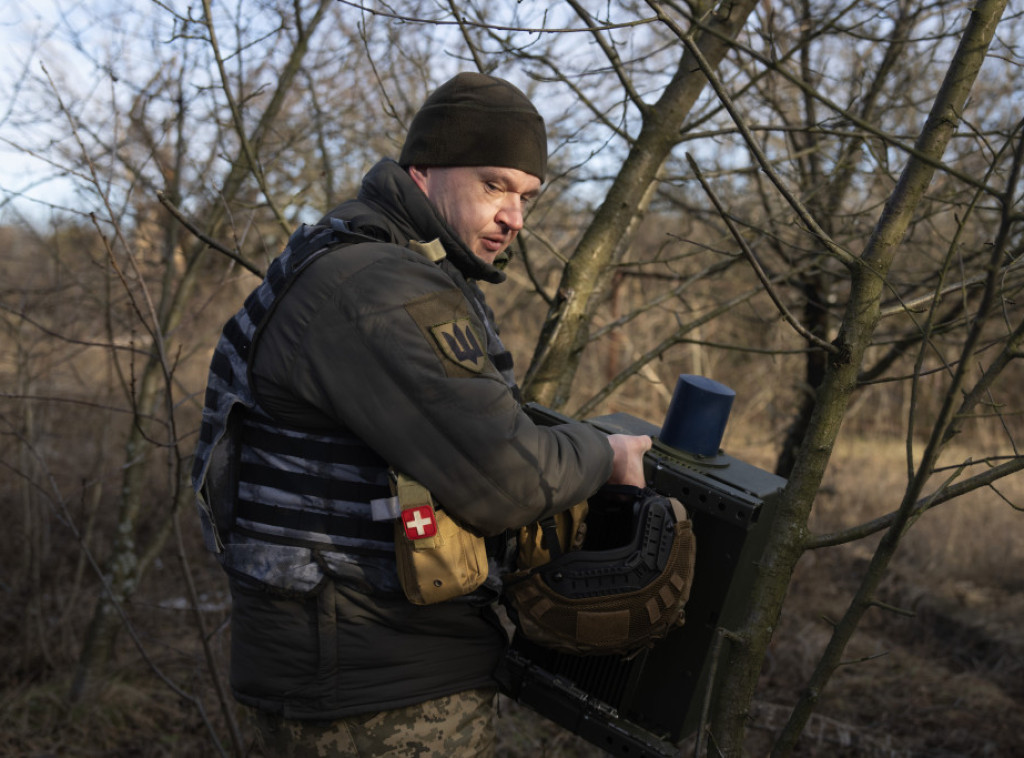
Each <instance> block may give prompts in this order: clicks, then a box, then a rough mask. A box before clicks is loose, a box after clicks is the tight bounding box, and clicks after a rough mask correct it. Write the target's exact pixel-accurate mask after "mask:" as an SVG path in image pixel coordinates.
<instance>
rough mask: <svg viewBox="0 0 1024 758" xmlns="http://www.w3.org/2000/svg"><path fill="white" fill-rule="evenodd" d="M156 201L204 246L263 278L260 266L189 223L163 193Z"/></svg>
mask: <svg viewBox="0 0 1024 758" xmlns="http://www.w3.org/2000/svg"><path fill="white" fill-rule="evenodd" d="M156 199H157V200H159V201H160V204H161V205H162V206H163V207H164V208H166V209H167V211H168V213H170V214H171V215H172V216H174V218H175V219H176V220H177V221H178V222H179V223H180V224H181V225H182V226H184V227H185V228H186V229H188V230H189V231H190V232H191V233H192V234H193V235H194V236H195V237H196V239H198V240H199V241H200V242H203V243H204V244H206V245H209V246H210V247H212V248H213V249H214V250H216V251H217V252H218V253H221V254H223V255H226V256H227V257H228V258H230V259H231V260H233V261H234V262H235V263H237V264H238V265H239V266H241V267H242V268H244V269H245V270H246V271H248V272H250V273H252V274H255V275H256V276H258V277H259V278H260V279H262V278H263V271H262V270H261V269H260V268H259V267H258V266H255V265H253V264H252V263H249V261H247V260H245V258H243V257H242V256H241V255H239V254H238V252H236V251H234V250H230V249H228V248H226V247H224V246H223V245H222V244H220V243H219V242H217V240H215V239H213V238H212V237H210V236H209V235H208V234H205V233H204V232H203V231H202V230H201V229H200V228H199V227H198V226H196V225H195V224H193V223H192V222H191V221H189V220H188V219H187V218H185V214H183V213H182V212H181V211H180V210H178V208H177V206H175V205H174V203H172V202H171V201H170V199H169V198H168V197H167V195H165V194H164V193H163V192H157V193H156Z"/></svg>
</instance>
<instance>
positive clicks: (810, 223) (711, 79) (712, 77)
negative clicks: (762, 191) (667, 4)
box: [647, 0, 858, 266]
mask: <svg viewBox="0 0 1024 758" xmlns="http://www.w3.org/2000/svg"><path fill="white" fill-rule="evenodd" d="M647 4H648V5H649V6H651V8H652V9H653V10H655V11H656V12H657V13H658V17H659V18H660V20H661V22H662V23H663V24H665V26H667V27H668V28H669V29H670V30H671V31H672V33H673V34H675V35H676V36H677V37H678V38H679V40H680V41H681V42H682V43H683V45H685V46H686V49H687V51H688V52H689V53H690V55H692V56H693V58H694V60H695V61H696V62H697V65H698V66H699V67H700V70H701V73H703V74H704V76H705V77H706V78H707V80H708V83H709V84H710V85H711V88H712V89H713V90H714V91H715V95H716V96H717V97H718V99H719V101H720V102H721V103H722V105H723V106H724V107H725V109H726V111H728V113H729V116H730V117H731V118H732V120H733V123H734V124H736V128H737V129H739V131H740V134H741V136H742V137H743V141H744V142H745V143H746V145H747V148H748V149H749V150H750V152H751V154H752V155H753V156H754V158H755V159H756V160H757V163H758V165H759V166H761V169H762V170H763V171H764V172H765V174H766V175H767V176H768V178H769V179H770V180H771V182H772V184H774V185H775V187H776V189H778V191H779V193H780V194H781V195H782V197H783V198H784V199H785V200H786V202H787V203H788V204H789V206H790V207H791V208H792V209H793V210H794V211H795V212H796V214H797V216H799V217H800V220H801V221H803V223H804V225H805V226H806V227H807V229H808V230H809V231H810V232H811V233H812V234H814V236H815V237H816V238H817V239H818V241H820V242H821V243H822V244H823V245H824V246H825V248H826V249H827V250H828V251H829V252H830V253H831V254H832V255H833V256H835V257H836V258H837V259H838V260H839V261H841V262H842V263H844V264H846V265H847V266H856V265H857V264H858V261H857V258H856V256H854V255H853V254H852V253H851V252H850V251H849V250H847V249H846V248H844V247H843V246H842V245H840V244H839V243H838V242H836V241H835V240H833V239H832V238H831V237H830V236H829V235H828V234H827V233H826V232H825V230H824V229H822V228H821V226H820V225H819V224H818V222H817V221H815V219H814V217H813V216H812V215H811V213H810V212H809V211H808V210H807V208H806V207H805V206H804V204H803V203H801V202H800V200H799V199H798V198H797V197H796V195H794V194H793V193H792V192H790V191H789V188H788V187H786V184H785V182H784V181H783V180H782V177H781V176H779V175H778V173H777V172H776V171H775V169H774V168H773V167H772V164H771V161H769V160H768V156H766V155H765V153H764V150H762V149H761V146H760V145H759V144H758V143H757V141H756V140H755V139H754V135H753V134H751V132H750V129H749V128H748V127H747V125H746V121H745V120H744V118H743V116H742V115H740V112H739V110H738V109H737V108H736V106H735V104H734V103H733V102H732V98H731V97H730V96H729V93H727V92H726V91H725V87H723V86H722V82H721V81H720V80H719V78H718V75H717V74H716V73H715V71H714V68H713V67H712V66H711V64H710V63H709V62H708V60H707V58H705V57H704V53H702V52H701V50H700V47H699V46H698V45H697V44H696V43H695V42H694V41H693V35H692V33H688V32H684V31H683V30H682V29H681V28H680V27H679V25H678V24H677V23H676V22H675V21H674V20H672V19H671V18H669V16H668V15H667V14H666V13H665V12H664V11H662V10H661V4H660V3H658V2H656V0H647Z"/></svg>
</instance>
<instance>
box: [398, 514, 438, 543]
mask: <svg viewBox="0 0 1024 758" xmlns="http://www.w3.org/2000/svg"><path fill="white" fill-rule="evenodd" d="M402 526H404V527H405V536H406V537H408V538H409V539H411V540H424V539H426V538H427V537H433V536H434V535H435V534H437V519H435V518H434V509H433V508H431V507H430V506H429V505H417V506H415V507H414V508H408V509H406V510H404V511H402Z"/></svg>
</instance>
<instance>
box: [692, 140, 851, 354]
mask: <svg viewBox="0 0 1024 758" xmlns="http://www.w3.org/2000/svg"><path fill="white" fill-rule="evenodd" d="M686 160H687V162H689V164H690V168H691V169H693V173H694V176H696V177H697V181H699V182H700V186H701V187H703V188H704V192H705V193H706V194H707V196H708V199H709V200H711V203H712V204H713V205H714V206H715V210H716V211H718V215H719V217H720V218H721V219H722V221H724V222H725V225H726V226H727V227H728V228H729V233H730V234H732V237H733V239H734V240H736V244H738V245H739V246H740V249H741V250H742V251H743V254H744V255H745V256H746V258H747V260H748V261H749V262H750V266H751V268H753V269H754V273H755V274H757V278H758V279H760V280H761V284H762V285H763V286H764V289H765V292H767V293H768V297H770V298H771V299H772V302H773V303H775V307H776V308H778V309H779V313H781V314H782V318H783V319H785V321H786V322H787V323H788V324H789V325H790V326H792V327H793V328H794V329H795V330H796V331H797V333H798V334H800V336H801V337H803V338H804V339H805V340H807V341H808V342H810V343H811V344H812V345H817V346H818V347H820V348H821V349H822V350H824V351H826V352H829V353H833V354H835V353H838V352H839V349H838V348H837V347H836V346H835V345H833V344H832V343H830V342H826V341H825V340H823V339H821V337H818V336H817V335H816V334H813V333H812V332H811V331H809V330H808V329H807V328H806V327H804V325H803V324H801V323H800V321H799V320H798V319H797V317H796V316H794V315H793V314H792V313H790V312H789V308H787V307H786V304H785V303H783V302H782V300H781V299H780V298H779V296H778V294H776V292H775V288H774V287H773V286H772V283H771V280H770V279H769V278H768V275H767V274H766V273H765V270H764V268H763V267H762V266H761V262H760V261H759V260H758V259H757V255H756V254H755V253H754V251H753V249H751V247H750V245H748V244H747V241H746V240H745V239H743V235H742V234H740V231H739V229H737V228H736V225H735V224H734V223H733V220H732V218H731V217H730V216H729V214H728V213H727V212H726V210H725V208H724V207H723V206H722V203H721V202H720V201H719V199H718V196H717V195H716V194H715V191H714V190H713V189H711V185H709V184H708V183H707V181H705V179H704V174H703V173H701V170H700V167H699V166H698V165H697V162H696V161H695V160H694V159H693V156H692V155H690V154H689V153H687V154H686Z"/></svg>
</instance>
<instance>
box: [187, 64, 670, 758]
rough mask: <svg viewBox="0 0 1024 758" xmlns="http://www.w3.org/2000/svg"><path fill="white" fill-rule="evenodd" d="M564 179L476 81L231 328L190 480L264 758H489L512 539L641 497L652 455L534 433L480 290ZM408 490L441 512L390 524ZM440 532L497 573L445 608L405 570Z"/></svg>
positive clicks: (534, 127)
mask: <svg viewBox="0 0 1024 758" xmlns="http://www.w3.org/2000/svg"><path fill="white" fill-rule="evenodd" d="M546 165H547V140H546V134H545V129H544V121H543V119H542V118H541V116H540V115H539V113H538V112H537V110H536V109H535V108H534V106H533V104H532V103H531V102H530V101H529V99H528V98H527V97H526V96H525V95H524V94H523V93H522V92H521V91H520V90H518V89H517V88H515V87H514V86H513V85H511V84H510V83H508V82H507V81H504V80H502V79H498V78H495V77H491V76H485V75H483V74H476V73H464V74H459V75H458V76H456V77H454V78H453V79H451V80H450V81H448V82H446V83H445V84H443V85H442V86H441V87H439V88H438V89H437V90H435V91H434V92H433V93H432V94H431V95H430V97H429V98H428V99H427V100H426V102H425V103H424V104H423V106H422V108H421V109H420V111H419V112H418V113H417V115H416V116H415V118H414V119H413V122H412V124H411V126H410V129H409V132H408V135H407V137H406V141H405V144H404V147H403V149H402V152H401V155H400V157H399V160H398V161H397V162H395V161H393V160H389V159H385V160H382V161H380V162H379V163H378V164H377V165H375V166H374V167H373V168H372V169H371V170H370V172H369V173H368V174H367V175H366V177H365V178H364V180H363V183H362V186H361V189H360V192H359V194H358V196H357V197H356V198H355V199H353V200H350V201H348V202H345V203H342V204H341V205H339V206H338V207H337V208H335V209H334V210H332V211H331V212H330V213H329V214H327V215H326V216H325V217H324V218H323V219H321V221H320V222H319V223H318V224H316V225H313V226H304V227H302V228H300V229H299V230H298V231H297V232H296V233H295V234H294V235H293V237H292V239H291V241H290V242H289V244H288V247H287V248H286V249H285V251H284V252H283V253H282V255H281V256H280V257H279V258H277V259H276V260H275V261H274V263H273V264H272V265H271V267H270V269H269V271H268V274H267V277H266V279H265V280H264V282H263V283H262V284H261V285H260V286H259V287H258V288H257V289H256V290H254V292H253V293H252V294H251V295H250V296H249V297H248V299H247V300H246V303H245V306H244V307H243V308H242V310H241V311H239V313H238V314H237V315H236V316H235V317H234V318H233V319H231V321H229V322H228V324H227V325H226V326H225V328H224V332H223V335H222V337H221V340H220V342H219V343H218V346H217V350H216V352H215V354H214V358H213V361H212V363H211V371H210V379H209V385H208V388H207V396H206V408H205V411H204V416H203V426H202V431H201V439H200V443H199V445H198V447H197V450H196V462H195V469H194V472H193V479H194V484H195V487H196V490H197V493H198V496H199V511H200V515H201V517H202V521H203V525H204V534H205V535H206V537H207V544H208V546H209V547H210V548H211V549H212V550H213V551H215V552H216V554H217V556H218V559H219V560H220V562H221V563H222V565H223V566H224V568H225V570H226V571H227V572H228V575H229V578H230V586H231V593H232V602H233V606H232V633H231V686H232V690H233V692H234V694H235V697H236V698H237V699H238V700H239V701H240V702H242V703H245V704H247V705H249V706H252V707H253V708H254V709H255V711H256V713H257V718H258V722H259V724H260V731H261V734H262V736H263V739H264V743H265V745H266V748H267V750H268V753H271V754H273V755H280V756H284V755H307V754H308V755H319V756H335V755H338V756H340V755H361V756H368V755H385V754H394V755H427V754H431V755H432V754H447V755H449V756H461V755H478V754H483V755H486V754H489V753H491V752H493V748H494V744H493V743H494V730H493V714H494V703H495V700H496V693H497V690H496V683H495V681H494V678H493V672H494V669H495V666H496V664H497V663H498V661H499V659H500V657H501V655H502V653H503V649H504V647H505V645H506V644H507V641H508V640H507V636H506V634H505V632H504V631H503V629H502V626H501V624H500V623H499V620H498V617H497V615H496V613H495V609H494V604H495V600H496V598H497V597H498V594H499V593H500V588H501V582H500V578H501V573H502V570H503V567H505V566H507V561H508V558H509V554H510V547H511V546H512V544H513V543H514V539H512V537H511V536H512V535H513V534H514V531H513V530H515V529H517V528H519V527H521V526H523V525H526V524H528V523H531V522H534V521H536V520H538V519H539V518H541V517H544V516H548V515H551V514H555V513H559V512H561V511H563V510H565V509H567V508H569V507H570V506H572V505H573V504H575V503H577V502H580V501H581V500H584V499H586V498H587V497H588V496H589V495H591V494H592V493H594V492H595V491H596V490H597V489H598V488H599V487H600V486H601V485H603V484H604V483H605V482H611V483H618V484H631V485H635V486H642V485H643V483H644V482H643V468H642V456H643V453H644V452H645V451H646V450H647V449H648V448H649V447H650V444H651V440H650V438H647V437H631V436H624V435H611V436H605V435H604V434H602V433H600V432H598V431H596V430H595V429H593V428H591V427H589V426H586V425H582V424H567V425H563V426H555V427H538V426H536V425H535V424H534V423H532V422H531V420H530V419H529V418H528V417H527V415H526V414H525V413H524V412H523V410H522V408H521V405H520V402H519V392H518V388H517V387H516V384H515V378H514V375H513V367H512V360H511V356H510V355H509V353H508V352H507V351H506V350H505V349H504V347H503V346H502V343H501V341H500V339H499V337H498V330H497V328H496V326H495V324H494V318H493V313H492V312H491V310H490V308H489V307H488V306H487V303H486V302H485V300H484V296H483V294H482V292H481V290H480V289H479V288H478V286H477V284H476V282H478V281H486V282H491V283H498V282H501V281H503V280H504V278H505V275H504V274H503V273H502V269H503V267H504V265H505V264H506V263H507V260H508V248H509V246H510V245H511V243H512V241H513V240H514V239H515V237H516V235H517V234H518V233H519V231H520V230H521V229H522V228H523V217H524V214H525V212H526V208H527V206H528V204H529V203H530V202H532V201H533V200H534V199H535V198H536V197H537V195H538V193H539V190H540V187H541V183H542V181H543V179H544V174H545V170H546ZM398 477H402V479H399V478H398ZM403 481H405V482H406V483H411V485H412V486H413V487H414V488H418V489H417V490H416V491H417V492H419V493H420V496H421V500H422V502H423V503H425V505H424V507H422V508H421V507H417V508H415V509H413V508H406V507H405V506H406V505H407V503H404V502H398V503H397V504H396V501H395V499H394V498H392V495H393V493H394V492H395V490H396V487H397V489H399V490H401V487H400V486H398V485H401V483H402V482H403ZM399 495H401V492H399ZM417 502H419V501H417ZM442 514H444V516H443V517H445V518H447V519H448V520H449V521H450V523H451V524H455V525H457V526H454V527H450V528H454V529H457V530H459V527H461V530H459V532H458V533H459V534H460V535H462V536H466V535H468V537H466V539H467V540H468V541H467V542H466V543H465V544H467V545H475V546H476V548H478V550H479V555H481V556H484V557H483V558H482V560H481V561H478V563H481V562H482V563H483V568H482V570H478V571H477V572H476V578H475V579H471V581H469V583H468V584H467V585H466V586H465V587H460V588H459V589H458V594H456V596H454V597H451V598H450V599H445V600H441V601H432V599H431V598H429V597H423V596H419V595H417V594H416V593H414V592H412V591H410V587H409V583H408V582H403V581H402V580H401V579H402V578H407V577H406V576H405V574H403V576H402V577H401V578H400V575H399V573H400V572H399V567H398V564H397V563H396V546H398V549H397V554H398V555H400V556H404V555H408V552H403V550H406V549H407V548H408V545H407V543H406V541H404V540H406V537H405V536H404V535H403V531H402V521H403V520H405V521H406V522H407V523H405V524H404V527H405V534H406V535H408V537H409V539H410V540H412V539H416V538H418V537H425V538H427V539H430V540H433V541H434V542H438V543H440V542H445V544H447V545H448V546H449V547H448V549H449V551H450V550H451V545H452V544H453V542H452V540H450V539H449V540H447V541H444V540H437V538H436V537H432V536H431V535H435V533H436V532H437V530H438V529H439V528H440V527H441V526H443V524H442ZM396 518H397V522H396ZM396 523H398V524H399V526H398V528H396ZM445 528H449V527H445ZM461 538H462V537H460V539H461ZM396 540H397V541H396ZM410 544H411V543H410ZM431 544H433V543H431ZM460 544H461V543H460ZM473 549H474V548H466V550H465V552H472V550H473ZM460 550H462V548H460ZM449 557H450V556H449ZM456 559H457V560H461V557H459V556H456ZM470 562H472V561H470ZM403 565H404V564H403ZM460 565H461V564H460ZM478 568H479V567H478ZM403 571H405V570H404V569H403ZM406 573H408V572H407V571H406ZM470 573H471V574H472V572H470ZM420 579H423V577H420ZM423 583H424V584H425V587H426V590H425V591H432V586H433V585H437V584H442V585H445V584H446V583H450V582H449V580H448V578H447V576H446V577H445V578H444V580H443V581H442V580H441V579H433V580H431V577H429V576H428V577H426V580H425V582H423Z"/></svg>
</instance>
